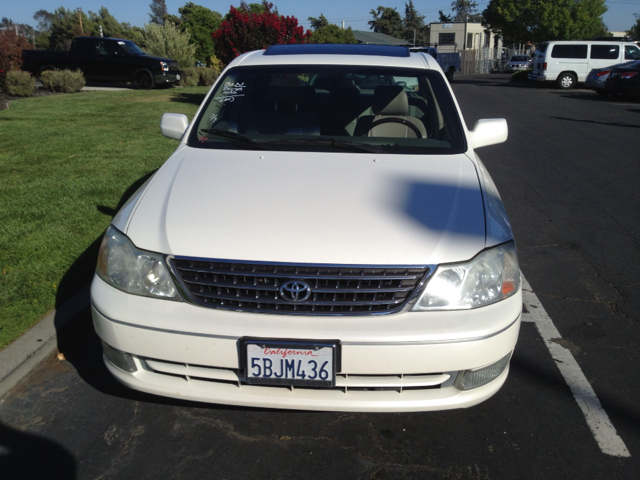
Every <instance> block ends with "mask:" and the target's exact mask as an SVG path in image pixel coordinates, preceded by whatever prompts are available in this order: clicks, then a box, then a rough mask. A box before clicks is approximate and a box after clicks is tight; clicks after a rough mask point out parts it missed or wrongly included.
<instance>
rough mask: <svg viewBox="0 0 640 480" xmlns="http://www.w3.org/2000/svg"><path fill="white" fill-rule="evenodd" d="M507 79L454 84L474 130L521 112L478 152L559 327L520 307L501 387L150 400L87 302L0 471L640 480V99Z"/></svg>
mask: <svg viewBox="0 0 640 480" xmlns="http://www.w3.org/2000/svg"><path fill="white" fill-rule="evenodd" d="M508 78H509V77H508V76H507V75H486V76H476V77H458V78H456V80H455V81H454V83H453V88H454V91H455V93H456V95H457V98H458V102H459V104H460V106H461V109H462V111H463V114H464V116H465V120H466V121H467V124H468V126H469V127H470V128H471V127H473V124H474V123H475V121H476V120H477V119H479V118H506V119H507V121H508V123H509V132H510V133H509V140H508V141H507V142H506V143H505V144H502V145H496V146H492V147H486V148H484V149H481V150H480V151H479V152H478V153H479V155H480V156H481V158H482V160H483V162H484V163H485V165H486V166H487V168H488V170H489V171H490V173H491V175H492V176H493V179H494V181H495V183H496V184H497V186H498V189H499V191H500V193H501V195H502V197H503V201H504V203H505V206H506V208H507V210H508V213H509V216H510V219H511V223H512V226H513V230H514V233H515V236H516V240H517V242H518V248H519V256H520V264H521V269H522V272H523V274H524V276H525V278H526V279H527V280H528V282H529V283H530V285H531V288H532V290H533V291H534V292H535V294H536V296H537V298H538V299H539V302H540V304H541V305H540V307H538V306H537V305H534V307H535V308H536V309H537V308H540V309H543V310H544V311H546V313H547V314H548V317H549V319H550V321H552V323H553V325H554V326H555V328H556V329H557V332H558V335H559V336H558V337H555V338H548V339H546V340H545V338H543V336H542V335H541V331H540V327H539V324H537V323H535V322H534V321H533V319H526V318H525V320H527V321H525V322H524V323H523V325H522V328H521V333H520V339H519V343H518V346H517V348H516V352H515V354H514V357H513V359H512V363H511V372H510V377H509V379H508V380H507V383H506V384H505V386H504V387H503V388H502V390H500V392H498V394H496V395H495V396H494V397H493V398H491V399H490V400H488V401H487V402H485V403H483V404H480V405H478V406H476V407H473V408H470V409H467V410H457V411H446V412H432V413H411V414H344V413H332V412H297V411H296V412H291V411H278V410H260V409H248V408H235V407H225V406H220V405H206V404H198V403H192V402H180V401H175V400H171V399H165V398H159V397H153V396H150V395H146V394H141V393H137V392H133V391H131V390H128V389H126V388H125V387H122V386H120V385H119V384H118V383H117V382H115V381H114V380H113V379H112V378H111V377H110V375H109V374H108V372H107V370H106V368H105V367H104V365H103V364H102V361H101V352H100V345H99V340H98V338H97V336H96V335H95V333H94V332H93V329H92V326H91V319H90V316H89V315H88V312H86V311H85V312H84V313H83V315H82V316H81V327H80V328H79V329H78V330H77V332H76V333H75V334H73V335H70V336H68V337H66V338H65V339H64V340H61V341H60V342H59V344H58V350H59V351H60V352H62V353H63V354H64V357H65V360H58V359H57V358H56V357H55V356H54V355H51V356H49V357H48V358H47V359H46V360H45V361H43V363H42V364H40V366H39V367H37V368H36V369H35V370H34V371H33V373H32V375H31V376H30V377H28V378H27V379H26V380H25V381H23V382H22V383H21V384H19V385H18V387H16V388H15V389H13V390H12V391H11V392H9V393H8V394H7V395H5V396H3V397H2V398H1V399H0V477H1V478H27V479H28V478H65V479H67V478H78V479H85V478H87V479H90V478H101V479H108V478H114V479H115V478H117V479H139V478H159V477H162V478H229V479H231V478H239V477H253V478H306V477H311V478H476V479H483V478H488V479H500V478H519V479H529V478H531V479H540V478H569V479H584V478H590V479H591V478H597V479H600V478H602V479H610V478H621V479H627V478H628V479H636V478H638V476H640V462H639V460H638V459H639V458H640V408H639V407H638V405H637V401H636V399H637V397H638V390H639V388H638V385H637V379H638V373H637V372H638V365H639V360H640V356H639V352H638V345H639V344H640V343H639V340H640V329H639V320H640V308H639V307H640V295H639V292H638V289H639V288H640V283H638V280H637V273H636V272H637V271H638V270H639V267H640V248H639V245H640V242H639V238H638V232H639V231H640V230H639V228H638V226H639V225H638V224H639V223H640V197H639V196H638V193H637V179H638V178H640V177H639V175H638V174H639V173H640V171H639V170H640V162H638V159H639V158H640V157H639V156H638V153H637V151H638V148H637V141H638V140H637V139H638V129H640V103H638V102H632V101H627V100H624V99H611V98H601V97H599V96H597V95H596V94H594V93H592V92H589V91H586V90H575V91H568V92H567V91H559V90H555V89H550V88H533V87H527V86H525V85H513V84H510V83H509V82H508ZM526 306H527V304H526V302H525V307H526ZM531 309H532V308H531ZM532 310H533V309H532ZM525 315H528V314H525ZM531 315H532V318H533V314H531ZM550 344H551V345H559V346H560V347H562V348H563V349H565V350H567V351H568V352H570V354H571V357H572V358H573V359H574V360H575V362H576V364H577V366H578V369H579V370H580V372H581V373H582V374H583V375H584V378H585V379H586V381H587V382H588V386H589V387H590V388H591V389H592V391H593V392H594V395H595V397H594V398H596V399H597V402H598V403H599V405H600V406H601V409H602V411H603V412H604V413H605V416H606V417H607V419H608V420H609V421H610V423H611V425H612V427H613V429H614V432H615V435H616V436H617V437H618V438H619V439H620V441H621V442H622V444H623V445H624V446H625V448H626V449H627V451H628V455H629V456H624V455H619V454H610V453H606V452H605V451H603V447H602V444H601V442H599V441H598V438H597V430H598V428H595V430H596V431H595V432H594V428H593V427H592V426H591V424H590V423H589V422H588V418H587V416H586V415H585V413H584V410H583V409H582V408H581V407H580V405H579V403H578V402H577V401H576V399H577V398H578V397H579V396H580V394H581V393H584V392H583V391H582V390H580V388H579V389H578V395H577V396H576V390H575V389H572V388H571V387H570V385H569V384H568V381H567V377H566V376H565V375H564V373H563V370H562V368H558V367H559V365H558V363H559V362H560V360H558V358H557V357H554V356H553V354H552V352H551V350H550ZM583 398H586V399H588V403H589V406H593V405H592V404H593V402H594V400H593V398H592V397H590V396H588V395H586V396H584V397H583Z"/></svg>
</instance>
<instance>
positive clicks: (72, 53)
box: [22, 37, 181, 88]
mask: <svg viewBox="0 0 640 480" xmlns="http://www.w3.org/2000/svg"><path fill="white" fill-rule="evenodd" d="M66 68H68V69H71V70H77V69H80V70H82V73H83V74H84V76H85V78H87V79H89V80H94V81H118V82H132V83H133V84H135V85H136V86H137V87H138V88H153V87H154V86H156V85H171V84H173V83H177V82H178V81H179V80H180V73H181V71H180V67H179V66H178V62H176V61H174V60H170V59H168V58H162V57H152V56H150V55H147V54H145V53H144V52H143V51H142V50H141V49H140V47H138V46H137V45H136V44H135V43H133V42H132V41H130V40H121V39H119V38H100V37H76V38H74V39H73V41H72V42H71V49H70V50H69V51H68V52H53V51H48V50H23V51H22V70H25V71H27V72H30V73H33V74H34V75H39V74H40V73H42V72H43V71H45V70H62V69H66Z"/></svg>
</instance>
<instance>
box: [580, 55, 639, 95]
mask: <svg viewBox="0 0 640 480" xmlns="http://www.w3.org/2000/svg"><path fill="white" fill-rule="evenodd" d="M630 63H633V61H630V62H623V63H618V64H616V65H610V66H608V67H604V68H594V69H593V70H591V71H590V72H589V75H587V79H586V80H585V82H584V87H585V88H587V89H589V90H593V91H594V92H596V93H597V94H598V95H606V94H607V92H606V90H605V83H606V82H607V79H608V78H609V74H610V73H611V70H612V69H613V68H615V67H623V66H625V65H629V64H630Z"/></svg>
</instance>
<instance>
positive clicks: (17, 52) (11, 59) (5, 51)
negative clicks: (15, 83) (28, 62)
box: [0, 29, 33, 73]
mask: <svg viewBox="0 0 640 480" xmlns="http://www.w3.org/2000/svg"><path fill="white" fill-rule="evenodd" d="M32 49H33V45H31V44H30V43H29V41H28V40H27V38H26V37H24V36H23V35H18V34H16V32H15V30H9V29H7V30H3V31H1V32H0V70H4V72H5V73H6V72H8V71H9V70H20V67H21V66H22V50H32Z"/></svg>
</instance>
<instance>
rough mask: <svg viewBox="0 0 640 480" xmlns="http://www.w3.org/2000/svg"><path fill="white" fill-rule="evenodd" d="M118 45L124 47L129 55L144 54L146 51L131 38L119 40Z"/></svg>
mask: <svg viewBox="0 0 640 480" xmlns="http://www.w3.org/2000/svg"><path fill="white" fill-rule="evenodd" d="M118 45H120V48H122V49H123V50H124V51H125V53H126V54H127V55H144V54H145V53H144V52H143V51H142V50H141V49H140V47H139V46H138V45H136V44H135V43H133V42H130V41H129V40H118Z"/></svg>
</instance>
